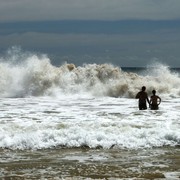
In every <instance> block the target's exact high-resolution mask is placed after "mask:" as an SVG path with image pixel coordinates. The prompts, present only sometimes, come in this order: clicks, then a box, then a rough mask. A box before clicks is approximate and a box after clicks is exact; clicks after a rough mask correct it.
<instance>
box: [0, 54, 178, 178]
mask: <svg viewBox="0 0 180 180" xmlns="http://www.w3.org/2000/svg"><path fill="white" fill-rule="evenodd" d="M142 86H146V90H147V93H148V96H149V97H150V96H151V94H152V90H153V89H155V90H156V91H157V95H158V96H160V97H161V99H162V102H161V104H160V105H159V109H158V110H150V109H149V108H148V109H147V110H143V111H140V110H139V109H138V100H137V99H135V95H136V94H137V93H138V92H139V91H140V90H141V87H142ZM0 179H2V180H14V179H18V180H19V179H20V180H21V179H26V180H28V179H43V180H46V179H55V180H59V179H65V180H66V179H68V180H69V179H88V180H91V179H109V180H116V179H126V180H131V179H133V180H142V179H151V180H152V179H167V180H178V179H180V69H178V68H174V69H172V68H170V67H168V66H167V65H164V64H161V63H154V64H153V65H149V66H147V67H144V68H138V67H137V68H134V67H133V68H129V67H128V68H125V67H119V66H115V65H113V64H109V63H107V64H106V63H105V64H96V63H92V64H86V63H84V64H82V65H80V66H76V65H75V64H71V63H67V62H65V63H62V64H61V65H59V66H55V65H53V64H52V63H51V60H50V59H49V58H48V57H47V56H45V55H40V56H39V55H36V54H28V55H27V54H26V55H25V54H21V55H19V54H18V55H16V54H14V55H13V56H6V57H1V58H0Z"/></svg>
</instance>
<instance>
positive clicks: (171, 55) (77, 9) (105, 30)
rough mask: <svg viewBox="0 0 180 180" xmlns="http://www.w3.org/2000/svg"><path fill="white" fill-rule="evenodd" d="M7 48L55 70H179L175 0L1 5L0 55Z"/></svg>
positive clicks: (6, 1)
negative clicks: (39, 58)
mask: <svg viewBox="0 0 180 180" xmlns="http://www.w3.org/2000/svg"><path fill="white" fill-rule="evenodd" d="M12 46H21V47H22V49H24V50H29V51H33V52H37V53H39V52H41V53H46V54H48V55H49V56H50V58H51V59H52V63H54V64H60V63H61V62H62V61H64V60H67V61H68V62H70V63H71V62H72V63H75V64H82V63H85V62H87V63H106V62H107V63H112V64H116V65H119V66H146V65H148V64H149V63H151V61H154V60H157V61H160V62H162V63H165V64H167V65H169V66H175V67H180V50H179V49H180V0H0V53H1V54H3V53H4V52H5V51H6V50H7V49H8V48H11V47H12Z"/></svg>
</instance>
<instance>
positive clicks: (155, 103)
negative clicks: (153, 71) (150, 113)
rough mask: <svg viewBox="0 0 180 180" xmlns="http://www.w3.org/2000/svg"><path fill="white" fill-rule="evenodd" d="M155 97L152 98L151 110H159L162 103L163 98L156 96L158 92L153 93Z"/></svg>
mask: <svg viewBox="0 0 180 180" xmlns="http://www.w3.org/2000/svg"><path fill="white" fill-rule="evenodd" d="M152 93H153V95H152V96H151V98H150V108H151V110H157V109H159V108H158V106H159V104H160V103H161V98H160V97H159V96H157V95H156V91H155V90H153V91H152Z"/></svg>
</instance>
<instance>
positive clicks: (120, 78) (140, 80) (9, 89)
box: [0, 51, 180, 98]
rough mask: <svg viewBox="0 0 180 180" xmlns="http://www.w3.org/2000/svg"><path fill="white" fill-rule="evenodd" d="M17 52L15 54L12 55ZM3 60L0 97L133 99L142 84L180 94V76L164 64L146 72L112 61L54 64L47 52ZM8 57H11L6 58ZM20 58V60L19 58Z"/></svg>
mask: <svg viewBox="0 0 180 180" xmlns="http://www.w3.org/2000/svg"><path fill="white" fill-rule="evenodd" d="M13 53H15V55H14V54H13ZM13 53H12V55H11V56H10V53H9V54H8V56H7V57H1V61H0V76H1V79H0V97H28V96H52V95H53V96H58V95H59V94H83V93H84V94H90V95H93V96H96V97H98V96H109V97H126V98H134V97H135V94H136V93H137V92H138V91H139V90H140V89H141V87H142V86H144V85H145V86H146V87H147V91H148V93H149V94H151V91H152V90H153V89H156V90H157V92H158V93H160V94H161V95H163V96H166V97H178V96H179V95H180V90H179V89H180V77H179V74H178V73H173V72H171V71H170V69H169V68H168V67H167V66H165V65H162V64H158V65H157V64H156V66H155V67H153V68H152V67H148V68H147V69H146V71H143V73H141V74H140V73H138V72H137V73H132V72H125V71H123V70H122V69H121V68H120V67H115V66H114V65H112V64H95V63H94V64H83V65H82V66H77V67H76V65H74V64H68V63H64V64H62V65H61V66H59V67H56V66H53V65H52V64H51V61H50V59H49V58H48V56H46V55H36V54H30V53H28V54H26V53H25V54H23V52H21V53H19V51H18V53H17V52H16V51H15V52H14V51H13ZM7 58H8V59H7ZM18 59H19V61H18Z"/></svg>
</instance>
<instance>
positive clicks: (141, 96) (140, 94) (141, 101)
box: [136, 86, 150, 110]
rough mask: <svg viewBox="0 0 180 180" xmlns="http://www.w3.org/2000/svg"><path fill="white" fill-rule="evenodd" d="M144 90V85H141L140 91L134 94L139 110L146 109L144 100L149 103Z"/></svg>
mask: <svg viewBox="0 0 180 180" xmlns="http://www.w3.org/2000/svg"><path fill="white" fill-rule="evenodd" d="M145 91H146V87H145V86H143V87H142V90H141V91H140V92H138V93H137V95H136V99H139V110H145V109H147V105H146V101H147V102H148V103H149V104H150V101H149V99H148V95H147V93H146V92H145Z"/></svg>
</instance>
